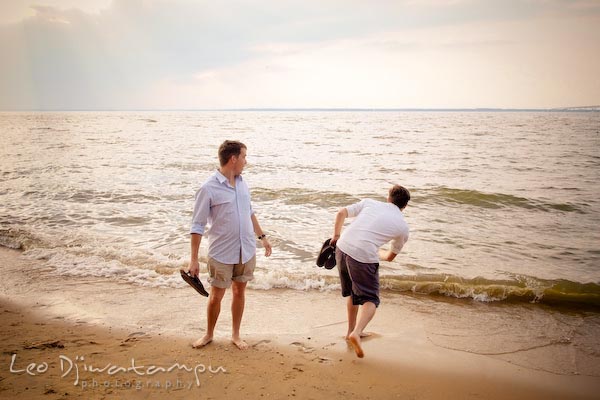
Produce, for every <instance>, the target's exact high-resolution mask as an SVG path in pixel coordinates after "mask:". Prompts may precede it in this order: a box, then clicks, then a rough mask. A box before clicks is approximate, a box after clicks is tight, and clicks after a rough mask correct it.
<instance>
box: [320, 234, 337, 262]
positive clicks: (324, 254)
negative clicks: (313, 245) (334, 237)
mask: <svg viewBox="0 0 600 400" xmlns="http://www.w3.org/2000/svg"><path fill="white" fill-rule="evenodd" d="M317 266H318V267H325V269H332V268H333V267H335V246H332V245H331V239H327V240H326V241H325V243H323V247H321V251H320V252H319V256H318V257H317Z"/></svg>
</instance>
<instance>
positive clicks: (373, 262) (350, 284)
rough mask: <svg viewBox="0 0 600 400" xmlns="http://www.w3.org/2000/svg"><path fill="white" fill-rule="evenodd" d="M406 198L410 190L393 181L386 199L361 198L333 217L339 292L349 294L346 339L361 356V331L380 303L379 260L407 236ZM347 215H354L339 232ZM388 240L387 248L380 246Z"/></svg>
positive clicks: (388, 257)
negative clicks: (382, 248) (339, 283)
mask: <svg viewBox="0 0 600 400" xmlns="http://www.w3.org/2000/svg"><path fill="white" fill-rule="evenodd" d="M409 200H410V193H409V191H408V190H407V189H406V188H404V187H402V186H400V185H395V186H393V187H392V188H391V189H390V191H389V194H388V198H387V202H385V203H384V202H381V201H376V200H371V199H364V200H362V201H360V202H358V203H356V204H353V205H351V206H349V207H346V208H342V209H341V210H339V211H338V213H337V215H336V217H335V226H334V230H333V238H332V239H331V244H332V245H336V253H335V258H336V263H337V266H338V269H339V273H340V281H341V285H342V296H343V297H348V296H350V297H348V300H347V305H346V307H347V311H348V332H347V333H346V340H347V341H348V342H349V343H350V344H351V345H352V347H353V348H354V351H355V352H356V355H357V356H358V357H360V358H362V357H364V352H363V349H362V347H361V337H364V336H367V335H366V334H364V333H363V331H364V329H365V327H366V326H367V324H368V323H369V322H370V321H371V319H372V318H373V316H374V315H375V311H376V309H377V307H378V306H379V260H380V259H381V260H385V261H392V260H393V259H394V258H395V257H396V255H397V254H398V253H400V250H401V249H402V247H403V246H404V243H406V241H407V240H408V225H407V224H406V221H405V220H404V215H403V214H402V210H404V208H405V207H406V205H407V204H408V201H409ZM348 217H350V218H354V217H356V218H355V220H354V221H353V222H352V223H351V224H350V225H349V226H348V228H347V229H346V230H344V234H343V235H341V236H340V233H341V232H342V226H343V225H344V221H345V220H346V218H348ZM390 240H391V241H392V243H391V249H390V250H388V251H387V252H386V251H384V250H381V249H379V248H380V247H381V246H382V245H383V244H384V243H387V242H389V241H390ZM359 308H360V315H359V312H358V311H359ZM357 316H358V319H357Z"/></svg>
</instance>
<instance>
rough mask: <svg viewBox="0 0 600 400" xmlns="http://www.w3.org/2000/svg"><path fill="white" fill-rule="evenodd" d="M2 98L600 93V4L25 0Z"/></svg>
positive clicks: (2, 102) (548, 101)
mask: <svg viewBox="0 0 600 400" xmlns="http://www.w3.org/2000/svg"><path fill="white" fill-rule="evenodd" d="M0 54H1V57H2V62H1V63H0V109H4V110H14V109H145V108H161V109H162V108H167V109H173V108H177V109H179V108H185V109H190V108H240V107H243V108H245V107H248V108H254V107H301V108H310V107H334V108H338V107H339V108H353V107H359V108H362V107H368V108H371V107H373V108H404V107H417V108H446V107H450V108H459V107H504V108H545V107H561V106H583V105H597V104H600V0H570V1H569V0H487V1H483V0H422V1H420V0H395V1H383V0H381V1H377V0H371V1H367V0H361V1H358V0H356V1H354V0H318V1H312V0H297V1H296V0H291V1H286V0H255V1H253V0H236V1H215V0H210V1H204V0H62V1H61V0H37V1H36V0H11V1H1V2H0Z"/></svg>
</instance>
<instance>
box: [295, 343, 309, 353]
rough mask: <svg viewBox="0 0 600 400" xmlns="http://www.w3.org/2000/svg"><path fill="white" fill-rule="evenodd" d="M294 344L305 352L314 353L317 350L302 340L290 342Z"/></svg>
mask: <svg viewBox="0 0 600 400" xmlns="http://www.w3.org/2000/svg"><path fill="white" fill-rule="evenodd" d="M290 344H291V345H292V346H296V347H298V351H302V352H303V353H312V352H313V351H315V348H314V347H310V346H305V345H304V343H302V342H292V343H290Z"/></svg>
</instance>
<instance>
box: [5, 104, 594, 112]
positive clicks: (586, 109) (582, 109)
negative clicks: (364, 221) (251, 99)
mask: <svg viewBox="0 0 600 400" xmlns="http://www.w3.org/2000/svg"><path fill="white" fill-rule="evenodd" d="M0 112H2V113H10V112H561V113H564V112H566V113H571V112H600V106H586V107H565V108H189V109H188V108H172V109H169V108H165V109H146V108H140V109H135V108H132V109H64V110H63V109H15V110H0Z"/></svg>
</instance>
